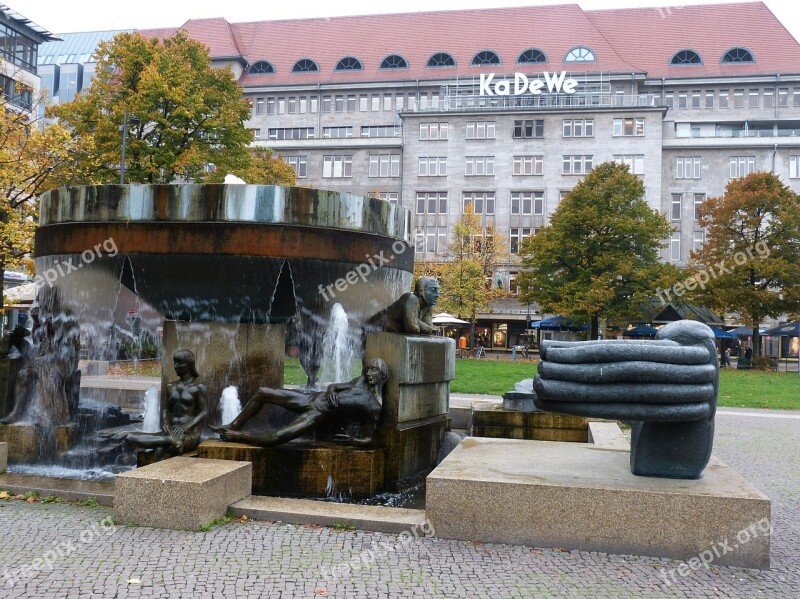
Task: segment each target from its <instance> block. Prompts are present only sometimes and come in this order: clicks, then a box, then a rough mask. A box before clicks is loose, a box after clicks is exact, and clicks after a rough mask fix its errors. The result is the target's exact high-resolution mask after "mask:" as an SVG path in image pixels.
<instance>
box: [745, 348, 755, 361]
mask: <svg viewBox="0 0 800 599" xmlns="http://www.w3.org/2000/svg"><path fill="white" fill-rule="evenodd" d="M744 359H745V360H747V361H748V362H749V361H750V360H752V359H753V348H752V347H748V348H747V349H746V350H744Z"/></svg>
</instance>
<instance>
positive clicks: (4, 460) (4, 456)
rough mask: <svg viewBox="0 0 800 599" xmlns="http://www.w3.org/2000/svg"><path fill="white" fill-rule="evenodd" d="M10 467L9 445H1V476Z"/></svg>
mask: <svg viewBox="0 0 800 599" xmlns="http://www.w3.org/2000/svg"><path fill="white" fill-rule="evenodd" d="M7 467H8V443H0V474H3V472H5V471H6V468H7Z"/></svg>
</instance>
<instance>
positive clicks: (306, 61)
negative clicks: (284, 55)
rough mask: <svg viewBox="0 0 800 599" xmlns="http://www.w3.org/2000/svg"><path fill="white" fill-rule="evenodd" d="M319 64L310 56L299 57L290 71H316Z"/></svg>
mask: <svg viewBox="0 0 800 599" xmlns="http://www.w3.org/2000/svg"><path fill="white" fill-rule="evenodd" d="M318 72H319V66H318V65H317V63H316V62H314V61H313V60H311V59H310V58H301V59H300V60H298V61H297V62H296V63H294V66H293V67H292V73H318Z"/></svg>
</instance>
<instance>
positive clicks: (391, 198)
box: [378, 191, 400, 204]
mask: <svg viewBox="0 0 800 599" xmlns="http://www.w3.org/2000/svg"><path fill="white" fill-rule="evenodd" d="M378 195H379V196H380V198H381V199H382V200H386V201H387V202H391V203H392V204H397V201H398V199H399V196H400V194H398V192H396V191H382V192H380V193H379V194H378Z"/></svg>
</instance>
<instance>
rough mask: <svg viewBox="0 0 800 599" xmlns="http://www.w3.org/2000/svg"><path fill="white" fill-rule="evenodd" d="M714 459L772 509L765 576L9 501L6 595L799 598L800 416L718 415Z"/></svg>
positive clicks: (0, 553) (0, 575)
mask: <svg viewBox="0 0 800 599" xmlns="http://www.w3.org/2000/svg"><path fill="white" fill-rule="evenodd" d="M715 454H716V455H717V456H719V458H720V459H722V460H723V461H725V462H726V463H728V464H729V465H730V466H732V467H733V468H735V469H736V470H737V471H738V472H739V473H740V474H742V475H743V476H744V477H745V478H747V479H748V480H749V481H750V482H751V483H753V484H754V485H755V486H756V487H758V488H759V489H761V490H762V491H764V492H765V493H767V494H768V495H769V496H770V498H771V499H772V509H773V516H772V526H773V534H772V569H771V570H769V571H759V570H745V569H739V568H725V567H716V566H714V565H712V566H711V567H710V569H708V570H706V569H705V568H701V569H699V570H697V571H691V570H689V569H688V568H686V567H684V568H682V569H680V570H679V567H680V565H681V564H680V563H679V562H675V561H671V560H660V559H654V558H647V557H636V556H625V555H605V554H599V553H588V552H580V551H559V550H558V549H540V548H531V547H515V546H503V545H486V544H480V543H470V542H461V541H446V540H440V539H436V538H431V537H429V536H428V535H429V534H430V533H431V531H430V529H429V527H427V526H425V525H422V526H420V527H419V528H417V529H416V530H414V531H410V532H411V534H404V535H400V536H398V535H390V534H382V533H366V532H358V531H350V530H337V529H334V528H323V527H317V526H295V525H287V524H282V523H268V522H247V523H239V522H234V523H231V524H227V525H224V526H219V527H216V528H213V529H212V530H211V531H209V532H205V533H203V532H175V531H166V530H153V529H149V528H136V527H123V526H115V525H114V524H113V523H109V521H107V520H106V521H105V523H103V522H102V521H103V520H104V519H106V518H108V517H109V516H110V515H111V511H110V510H108V509H106V508H81V507H76V506H74V505H45V504H28V503H24V502H22V501H11V502H8V501H0V531H2V532H3V538H2V540H0V597H3V598H5V597H8V598H19V597H31V598H34V597H36V598H46V597H53V598H59V599H66V598H73V597H74V598H81V599H88V598H90V597H120V598H123V597H130V598H139V597H142V598H155V597H165V598H166V597H181V598H184V597H186V598H189V597H192V598H193V597H208V598H215V599H216V598H222V597H230V598H234V597H236V598H251V597H252V598H255V597H270V598H272V597H274V598H284V599H285V598H289V597H298V598H300V597H303V598H309V599H311V598H316V597H341V598H351V597H352V598H359V599H361V598H364V599H367V598H370V599H371V598H395V597H469V598H478V597H486V598H491V599H503V598H512V597H526V598H527V597H570V598H574V597H586V598H595V597H631V598H638V597H687V598H697V597H726V598H727V597H741V598H748V599H750V598H753V597H775V598H787V599H788V598H792V597H798V596H800V412H778V411H773V412H766V411H760V410H743V409H729V408H728V409H723V410H721V413H720V415H719V416H718V417H717V434H716V442H715ZM486 509H492V507H491V506H490V505H487V506H486ZM574 517H576V518H580V514H575V515H574ZM664 526H670V522H668V521H665V522H664ZM719 541H720V542H724V541H726V540H725V539H720V540H719ZM731 541H732V540H731ZM37 559H38V560H40V561H38V562H37V561H36V560H37ZM348 564H351V565H348ZM352 564H358V566H357V567H355V566H354V565H352ZM31 565H35V566H39V568H40V569H39V571H38V572H34V573H33V574H32V575H31V576H29V577H28V578H25V577H20V574H21V572H22V571H23V570H22V569H23V568H24V567H25V566H31ZM50 565H51V566H52V568H50ZM687 571H688V573H687ZM25 572H26V573H27V572H29V570H28V569H27V568H26V569H25ZM681 572H683V573H684V574H686V575H685V576H682V575H681ZM15 577H19V580H18V582H16V583H14V584H13V585H12V581H13V580H14V579H15Z"/></svg>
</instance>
